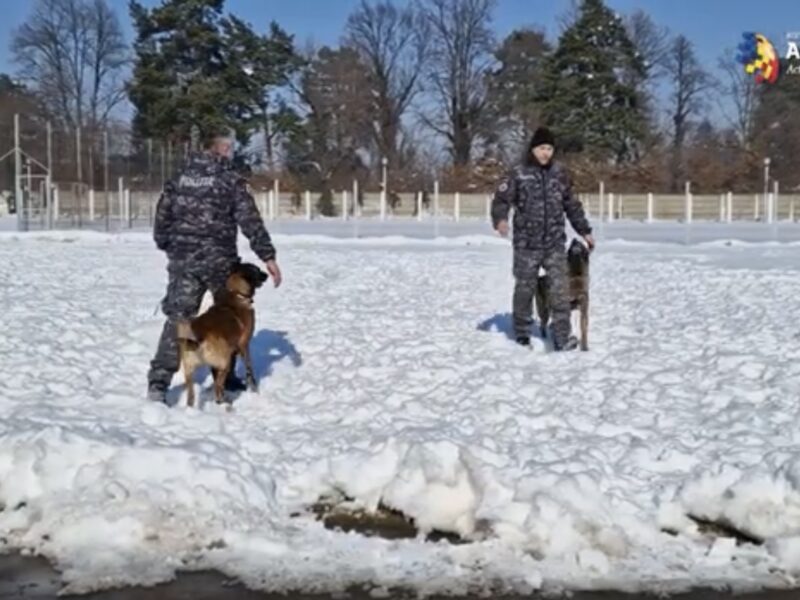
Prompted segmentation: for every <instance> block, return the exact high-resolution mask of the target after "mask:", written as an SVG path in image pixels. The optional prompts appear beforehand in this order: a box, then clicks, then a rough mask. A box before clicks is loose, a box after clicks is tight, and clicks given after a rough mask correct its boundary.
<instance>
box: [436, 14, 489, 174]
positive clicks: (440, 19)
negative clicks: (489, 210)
mask: <svg viewBox="0 0 800 600" xmlns="http://www.w3.org/2000/svg"><path fill="white" fill-rule="evenodd" d="M494 4H495V2H494V0H426V2H425V3H424V4H423V5H422V11H423V15H424V17H425V19H426V21H427V22H428V25H429V27H430V29H431V56H430V60H429V61H428V69H427V80H428V82H429V83H430V87H431V93H432V95H433V98H434V101H435V103H436V104H437V105H438V111H436V113H435V114H433V115H424V116H423V122H424V123H425V124H426V125H427V126H428V127H430V128H431V129H433V130H434V131H436V132H437V133H439V134H440V135H442V136H444V137H445V138H446V139H447V141H448V143H449V146H450V152H451V154H452V157H453V162H454V163H455V164H456V165H465V164H467V163H469V161H470V158H471V155H472V150H473V147H474V146H475V144H476V141H478V140H479V139H480V136H481V133H482V132H483V131H485V130H486V129H487V127H488V123H487V118H486V117H487V111H486V110H485V109H486V97H487V94H486V87H487V86H486V79H487V77H486V75H487V72H488V71H489V68H490V66H491V64H492V60H493V59H492V55H491V51H492V49H493V47H494V36H493V34H492V29H491V21H492V9H493V7H494Z"/></svg>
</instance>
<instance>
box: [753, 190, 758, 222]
mask: <svg viewBox="0 0 800 600" xmlns="http://www.w3.org/2000/svg"><path fill="white" fill-rule="evenodd" d="M758 208H759V206H758V194H756V195H755V196H754V197H753V220H754V221H758Z"/></svg>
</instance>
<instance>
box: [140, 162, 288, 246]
mask: <svg viewBox="0 0 800 600" xmlns="http://www.w3.org/2000/svg"><path fill="white" fill-rule="evenodd" d="M237 226H238V227H240V228H241V229H242V233H244V235H245V237H247V239H248V240H249V241H250V247H251V248H252V250H253V252H254V253H255V254H256V255H257V256H258V257H259V258H260V259H261V260H263V261H265V262H266V261H268V260H270V259H272V258H274V257H275V247H274V246H273V245H272V240H271V238H270V235H269V233H268V232H267V230H266V227H265V226H264V221H263V219H262V217H261V215H260V214H259V212H258V209H257V208H256V204H255V200H254V199H253V196H252V195H250V193H249V192H248V190H247V184H246V182H245V180H244V179H243V178H241V177H240V176H239V175H238V174H237V173H236V171H234V170H233V169H232V168H231V165H230V162H229V161H226V160H221V159H216V158H214V157H212V156H210V155H208V154H194V155H192V156H191V157H190V158H189V160H188V161H187V164H186V166H185V168H184V169H183V171H182V173H181V174H180V175H179V176H178V177H177V178H176V179H174V180H172V181H168V182H166V184H165V185H164V191H163V193H162V194H161V197H160V198H159V200H158V207H157V209H156V218H155V225H154V228H153V238H154V239H155V242H156V246H157V247H158V248H159V249H160V250H163V251H165V252H166V253H167V256H168V257H169V259H170V260H186V259H189V258H192V257H198V258H199V257H200V256H203V257H236V256H237V255H238V252H237V248H236V234H237Z"/></svg>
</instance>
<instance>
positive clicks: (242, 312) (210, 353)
mask: <svg viewBox="0 0 800 600" xmlns="http://www.w3.org/2000/svg"><path fill="white" fill-rule="evenodd" d="M266 280H267V274H266V273H264V272H263V271H262V270H261V269H259V268H258V267H257V266H255V265H252V264H249V263H239V264H237V265H236V266H235V267H234V268H233V271H232V272H231V274H230V275H229V276H228V279H227V280H226V282H225V287H223V288H222V289H220V290H218V291H217V292H216V293H215V294H214V305H213V306H212V307H211V308H209V309H208V310H207V311H206V312H204V313H203V314H201V315H200V316H198V317H195V318H193V319H187V320H183V321H180V322H178V324H177V330H178V348H179V351H180V361H181V367H182V368H183V374H184V377H185V378H186V389H187V391H188V394H189V397H188V402H187V403H188V405H189V406H194V382H193V379H192V378H193V375H194V372H195V370H196V369H197V368H198V367H200V366H203V365H208V366H209V367H211V372H212V374H213V376H214V394H215V396H216V400H217V403H218V404H220V403H222V402H223V401H224V397H223V391H224V385H225V378H226V377H227V376H228V371H229V370H230V369H231V368H232V365H234V364H235V362H234V361H235V357H236V355H237V354H239V355H241V357H242V360H243V361H244V365H245V369H246V370H247V387H248V388H249V389H250V390H255V389H256V381H255V377H254V375H253V365H252V363H251V360H250V351H249V344H250V340H251V339H252V337H253V329H254V328H255V320H256V319H255V311H254V310H253V296H254V295H255V292H256V290H257V289H258V288H260V287H261V286H262V285H264V282H265V281H266Z"/></svg>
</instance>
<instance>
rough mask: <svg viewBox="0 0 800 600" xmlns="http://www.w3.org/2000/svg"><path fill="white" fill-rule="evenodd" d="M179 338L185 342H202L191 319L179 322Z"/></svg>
mask: <svg viewBox="0 0 800 600" xmlns="http://www.w3.org/2000/svg"><path fill="white" fill-rule="evenodd" d="M177 331H178V339H179V340H181V341H184V342H189V343H190V344H192V345H196V344H198V343H200V340H199V339H197V335H196V334H195V332H194V330H193V329H192V323H191V321H187V320H181V321H178V323H177Z"/></svg>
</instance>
